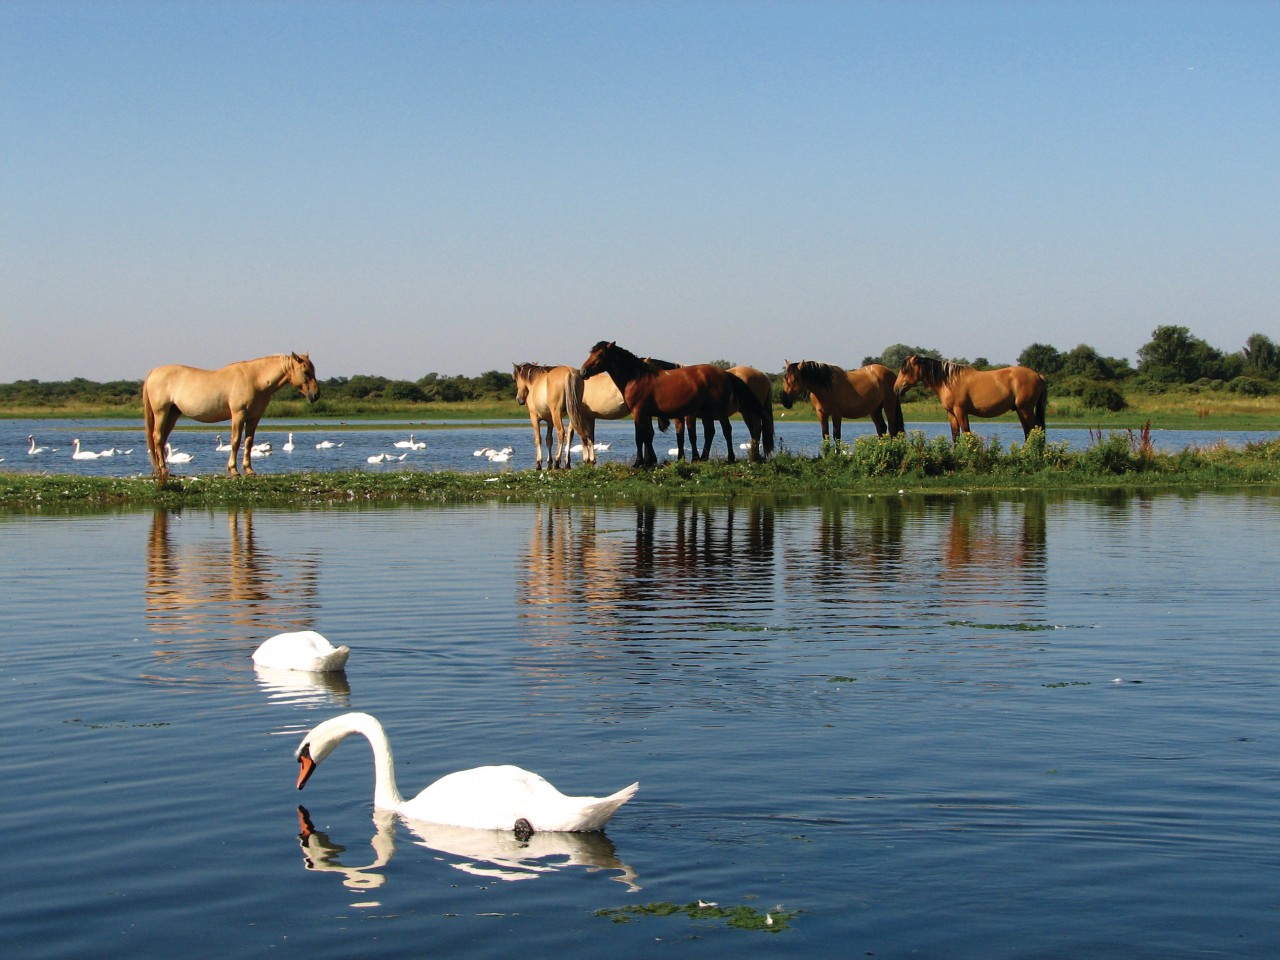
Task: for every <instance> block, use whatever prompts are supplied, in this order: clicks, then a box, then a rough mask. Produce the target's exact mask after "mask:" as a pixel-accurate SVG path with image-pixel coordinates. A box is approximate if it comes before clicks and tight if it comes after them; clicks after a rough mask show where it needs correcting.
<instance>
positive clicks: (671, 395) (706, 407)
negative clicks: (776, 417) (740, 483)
mask: <svg viewBox="0 0 1280 960" xmlns="http://www.w3.org/2000/svg"><path fill="white" fill-rule="evenodd" d="M599 373H607V374H609V376H611V377H612V378H613V382H614V384H615V385H616V386H617V388H618V391H619V392H620V393H621V394H622V396H623V398H624V399H625V400H626V402H627V406H628V407H629V408H630V409H631V416H632V418H633V419H634V420H635V428H636V459H635V463H634V466H637V467H639V466H646V467H648V466H653V465H654V464H656V463H657V462H658V458H657V455H656V454H655V453H654V452H653V418H654V417H657V418H658V422H659V425H660V426H661V427H662V428H663V429H666V426H667V423H668V422H669V421H671V420H674V419H677V418H681V417H689V416H693V417H698V418H699V419H706V418H707V417H711V418H713V419H716V420H719V421H720V428H721V430H722V431H723V432H724V436H725V440H726V441H728V443H729V457H728V459H729V462H730V463H732V462H733V460H734V453H733V443H732V440H733V428H732V427H731V426H730V425H729V411H730V408H731V406H732V405H733V404H735V403H736V404H737V409H738V411H739V412H740V413H741V414H742V419H743V420H745V421H746V424H747V429H748V430H749V431H750V433H751V439H752V440H753V441H758V440H759V439H760V434H761V430H762V422H763V420H764V411H763V410H762V409H761V407H760V402H759V401H758V400H757V399H756V397H755V394H753V393H752V392H751V389H750V388H749V387H748V386H747V385H746V384H745V383H743V382H742V381H741V380H739V379H738V378H737V377H734V376H731V375H729V374H728V373H726V372H725V371H723V370H721V369H720V368H719V367H715V366H712V365H710V364H705V363H700V364H695V365H694V366H689V367H677V368H676V369H674V370H654V369H653V367H652V366H650V365H647V364H646V363H645V362H644V361H643V360H642V359H640V358H639V357H637V356H636V355H635V354H634V353H632V352H631V351H629V350H624V349H623V348H622V347H619V346H618V345H617V344H616V343H613V342H610V341H605V340H601V341H600V342H599V343H597V344H596V345H595V346H594V347H592V348H591V353H590V355H589V356H588V357H587V360H586V362H585V363H584V364H583V365H582V375H583V377H592V376H595V375H596V374H599ZM771 439H772V438H768V439H767V440H766V443H765V451H764V452H765V453H766V454H768V453H771V452H772V449H773V445H772V442H771ZM583 445H584V446H585V445H586V438H585V437H584V438H583ZM753 446H754V445H753ZM753 455H757V456H758V451H756V450H753Z"/></svg>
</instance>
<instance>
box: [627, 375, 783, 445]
mask: <svg viewBox="0 0 1280 960" xmlns="http://www.w3.org/2000/svg"><path fill="white" fill-rule="evenodd" d="M646 359H649V358H646ZM650 362H651V363H656V362H661V361H652V360H651V361H650ZM725 372H726V373H728V374H731V375H732V376H735V377H737V378H738V379H739V380H741V381H742V382H743V383H745V384H746V385H747V386H748V387H750V388H751V392H752V393H754V394H755V396H756V400H758V401H759V403H760V408H761V409H762V410H763V411H764V417H763V419H762V420H761V423H760V435H761V436H762V437H766V438H767V439H766V444H767V446H768V448H769V449H770V450H772V449H773V381H772V380H770V379H769V375H768V374H767V373H765V372H764V371H763V370H757V369H756V368H755V367H747V366H738V367H730V368H729V369H728V370H726V371H725ZM729 412H730V413H731V414H733V413H738V412H739V410H738V408H737V405H736V404H735V405H734V406H733V408H732V409H731V410H730V411H729ZM702 426H703V434H704V437H703V441H702V453H701V455H699V453H698V421H697V418H695V417H685V419H684V430H681V429H679V425H678V424H677V428H676V449H677V450H678V451H679V452H678V453H677V455H676V459H678V460H683V459H684V434H685V433H686V432H688V434H689V458H690V459H691V460H706V459H708V457H710V455H711V441H712V440H714V439H715V435H716V428H715V420H713V419H706V420H703V421H702ZM751 443H752V446H753V448H758V447H759V441H758V440H754V439H753V440H752V441H751ZM751 459H753V460H758V459H759V454H758V453H757V452H756V451H755V449H753V450H752V453H751Z"/></svg>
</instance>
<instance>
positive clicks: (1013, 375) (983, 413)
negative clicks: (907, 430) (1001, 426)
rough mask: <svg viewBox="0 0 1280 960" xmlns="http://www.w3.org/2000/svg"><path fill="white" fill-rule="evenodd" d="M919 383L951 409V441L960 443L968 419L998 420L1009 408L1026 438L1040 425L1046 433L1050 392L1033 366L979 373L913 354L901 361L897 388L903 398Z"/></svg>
mask: <svg viewBox="0 0 1280 960" xmlns="http://www.w3.org/2000/svg"><path fill="white" fill-rule="evenodd" d="M920 382H923V383H924V384H925V385H926V386H928V387H929V388H930V389H931V390H932V391H933V392H934V393H936V394H937V395H938V400H939V401H941V403H942V408H943V409H944V410H946V411H947V416H948V417H949V418H950V419H951V439H952V441H953V442H954V441H956V440H958V439H960V432H961V431H964V432H965V433H968V432H969V417H970V416H975V417H998V416H1000V414H1002V413H1008V412H1009V411H1010V410H1014V411H1016V412H1017V414H1018V420H1019V421H1020V422H1021V423H1022V435H1023V437H1024V438H1025V437H1028V436H1030V435H1031V431H1032V430H1034V429H1035V428H1036V427H1039V428H1040V429H1041V430H1043V429H1044V416H1045V408H1046V407H1047V406H1048V403H1049V391H1048V388H1047V387H1046V385H1045V382H1044V377H1042V376H1040V374H1038V373H1036V371H1034V370H1032V369H1031V368H1030V367H1001V368H1000V369H999V370H975V369H974V368H973V367H971V366H969V365H968V364H964V363H955V362H954V361H951V360H938V359H935V358H934V357H919V356H916V355H915V354H914V353H913V354H912V355H911V356H909V357H907V359H905V360H903V361H902V369H901V370H900V371H898V379H897V381H896V382H895V383H894V386H893V389H894V392H895V393H896V394H897V395H898V396H899V397H901V396H902V394H903V393H905V392H906V391H907V390H908V389H910V388H911V387H913V386H915V385H916V384H917V383H920Z"/></svg>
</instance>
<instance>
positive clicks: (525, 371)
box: [514, 363, 555, 380]
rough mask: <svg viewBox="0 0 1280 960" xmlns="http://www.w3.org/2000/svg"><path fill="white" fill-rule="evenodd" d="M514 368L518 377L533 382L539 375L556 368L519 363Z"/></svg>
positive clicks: (538, 364) (540, 364)
mask: <svg viewBox="0 0 1280 960" xmlns="http://www.w3.org/2000/svg"><path fill="white" fill-rule="evenodd" d="M514 366H515V372H516V375H517V376H521V377H524V378H525V379H526V380H532V379H533V378H534V377H536V376H538V375H539V374H543V373H547V372H548V371H550V370H554V369H555V367H551V366H547V365H546V364H545V363H517V364H515V365H514Z"/></svg>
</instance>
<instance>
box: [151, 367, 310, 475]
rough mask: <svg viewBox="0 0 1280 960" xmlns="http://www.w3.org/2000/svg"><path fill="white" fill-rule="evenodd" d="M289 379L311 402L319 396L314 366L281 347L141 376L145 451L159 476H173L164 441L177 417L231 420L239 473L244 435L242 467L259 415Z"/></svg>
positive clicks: (231, 469)
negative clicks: (216, 364) (214, 365)
mask: <svg viewBox="0 0 1280 960" xmlns="http://www.w3.org/2000/svg"><path fill="white" fill-rule="evenodd" d="M286 383H292V384H293V385H294V386H295V387H297V388H298V389H299V390H300V391H301V392H302V395H303V396H304V397H306V398H307V400H308V402H310V403H315V401H316V398H318V397H319V396H320V384H318V383H316V368H315V365H314V364H313V363H312V362H311V358H310V357H309V356H308V355H307V354H305V353H303V354H297V353H288V354H285V353H279V354H275V355H273V356H269V357H259V358H258V359H257V360H240V361H238V362H236V363H229V364H227V365H226V366H225V367H221V368H219V369H217V370H201V369H198V368H196V367H187V366H183V365H182V364H177V363H172V364H168V365H166V366H163V367H156V368H155V369H154V370H152V371H151V372H150V373H148V374H147V377H146V379H145V380H144V381H143V382H142V412H143V416H144V418H145V420H146V428H147V454H148V455H149V456H150V457H151V466H152V469H153V470H154V472H155V475H156V478H157V479H158V480H159V481H160V482H161V483H164V482H165V481H166V480H168V479H169V468H168V466H167V465H166V464H165V456H164V445H165V444H166V443H167V442H168V440H169V434H170V433H171V432H172V431H173V426H174V424H175V423H177V422H178V417H184V416H185V417H190V418H191V419H192V420H199V421H200V422H201V423H221V422H222V421H223V420H230V421H231V454H230V456H228V457H227V473H229V474H233V475H234V474H236V473H237V470H236V453H237V452H238V449H239V447H240V440H241V438H242V437H243V439H244V462H243V467H244V472H245V473H246V474H251V473H253V467H252V466H251V465H250V463H249V459H250V453H249V451H250V450H251V449H252V448H253V437H254V434H255V433H256V432H257V429H258V421H259V420H261V419H262V415H263V413H265V412H266V409H267V404H269V403H270V402H271V397H272V396H273V395H274V394H275V392H276V391H277V390H279V389H280V388H281V387H283V386H284V385H285V384H286Z"/></svg>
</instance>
